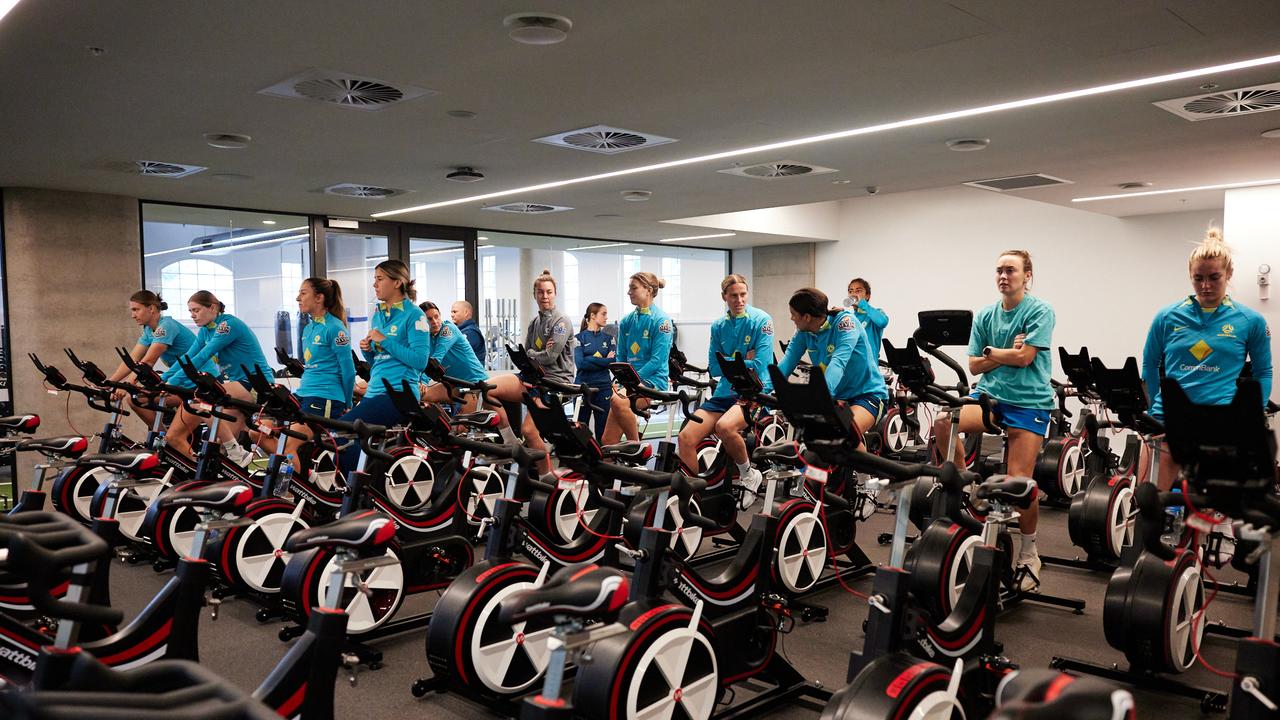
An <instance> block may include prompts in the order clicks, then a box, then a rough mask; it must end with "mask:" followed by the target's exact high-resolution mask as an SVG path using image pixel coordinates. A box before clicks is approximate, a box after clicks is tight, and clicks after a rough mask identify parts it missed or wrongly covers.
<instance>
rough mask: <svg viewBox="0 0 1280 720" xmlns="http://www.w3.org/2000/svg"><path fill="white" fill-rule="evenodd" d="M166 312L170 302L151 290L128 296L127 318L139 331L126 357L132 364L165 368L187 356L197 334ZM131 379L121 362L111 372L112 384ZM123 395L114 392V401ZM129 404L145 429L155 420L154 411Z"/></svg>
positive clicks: (121, 391)
mask: <svg viewBox="0 0 1280 720" xmlns="http://www.w3.org/2000/svg"><path fill="white" fill-rule="evenodd" d="M168 309H169V303H167V302H165V301H164V300H163V299H161V298H160V296H159V295H157V294H156V293H153V292H151V291H150V290H139V291H138V292H136V293H134V294H133V295H130V296H129V317H131V318H133V321H134V322H135V323H137V324H138V326H139V327H141V328H142V334H141V335H140V336H139V337H138V342H137V343H136V344H135V345H134V346H133V349H132V350H130V351H129V356H130V357H132V358H133V359H134V361H135V362H141V363H146V364H148V365H152V366H154V365H155V364H156V362H157V361H160V360H163V361H164V365H165V367H173V366H175V365H177V364H178V358H180V357H182V356H183V355H184V354H186V352H187V350H189V349H191V345H192V344H193V343H195V341H196V334H195V333H193V332H191V331H190V330H188V329H187V328H186V327H184V326H183V324H182V323H180V322H178V321H177V320H175V319H173V318H172V317H169V316H168V315H165V314H164V311H165V310H168ZM132 378H133V373H132V372H131V371H130V370H129V366H128V365H125V364H124V363H120V366H119V367H117V368H116V371H115V372H113V373H111V380H113V381H121V380H131V379H132ZM124 396H125V391H123V390H116V391H115V399H116V400H120V399H121V398H123V397H124ZM129 404H130V406H132V407H133V411H134V412H135V413H137V415H138V419H140V420H142V421H143V422H144V423H146V424H147V425H148V426H149V425H151V423H152V422H153V421H154V420H155V412H154V411H152V410H148V409H147V408H140V407H138V406H137V405H134V403H133V401H132V399H131V400H130V401H129ZM169 404H171V405H176V404H177V400H176V399H174V402H172V403H169Z"/></svg>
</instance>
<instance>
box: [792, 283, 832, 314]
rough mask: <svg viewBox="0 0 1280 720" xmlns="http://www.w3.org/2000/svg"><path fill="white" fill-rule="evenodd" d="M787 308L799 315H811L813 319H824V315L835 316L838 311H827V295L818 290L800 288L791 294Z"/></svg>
mask: <svg viewBox="0 0 1280 720" xmlns="http://www.w3.org/2000/svg"><path fill="white" fill-rule="evenodd" d="M787 306H788V307H790V308H791V309H792V310H795V311H796V313H798V314H800V315H812V316H813V317H824V316H826V315H835V314H836V313H838V312H839V310H838V309H837V310H829V309H828V308H827V294H826V293H824V292H822V291H821V290H819V289H818V288H811V287H809V288H800V289H799V290H797V291H795V292H794V293H792V294H791V299H790V300H788V301H787Z"/></svg>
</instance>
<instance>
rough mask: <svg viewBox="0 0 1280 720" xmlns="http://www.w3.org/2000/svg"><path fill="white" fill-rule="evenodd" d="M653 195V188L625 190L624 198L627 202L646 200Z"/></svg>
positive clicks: (623, 192)
mask: <svg viewBox="0 0 1280 720" xmlns="http://www.w3.org/2000/svg"><path fill="white" fill-rule="evenodd" d="M651 197H653V191H652V190H623V191H622V199H623V200H626V201H627V202H644V201H646V200H648V199H649V198H651Z"/></svg>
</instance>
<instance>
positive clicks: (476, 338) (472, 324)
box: [458, 318, 484, 364]
mask: <svg viewBox="0 0 1280 720" xmlns="http://www.w3.org/2000/svg"><path fill="white" fill-rule="evenodd" d="M458 329H459V330H461V331H462V335H463V336H464V337H465V338H467V342H468V343H470V344H471V349H472V350H474V351H475V353H476V358H477V359H478V360H479V361H480V362H481V363H482V364H483V363H484V335H481V334H480V326H479V325H476V321H475V320H474V319H473V318H467V319H466V320H463V321H462V322H460V323H458Z"/></svg>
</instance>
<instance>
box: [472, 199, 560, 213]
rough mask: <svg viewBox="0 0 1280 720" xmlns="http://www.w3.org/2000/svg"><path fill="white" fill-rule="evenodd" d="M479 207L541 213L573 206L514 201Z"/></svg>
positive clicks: (555, 211)
mask: <svg viewBox="0 0 1280 720" xmlns="http://www.w3.org/2000/svg"><path fill="white" fill-rule="evenodd" d="M480 209H481V210H492V211H493V212H504V213H515V214H517V215H542V214H545V213H557V212H565V211H566V210H572V209H573V208H571V207H565V206H564V205H547V204H545V203H528V202H514V203H506V204H505V205H489V206H487V207H483V208H480Z"/></svg>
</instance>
